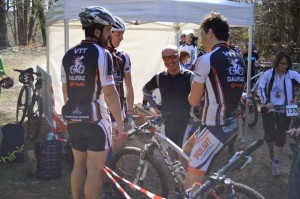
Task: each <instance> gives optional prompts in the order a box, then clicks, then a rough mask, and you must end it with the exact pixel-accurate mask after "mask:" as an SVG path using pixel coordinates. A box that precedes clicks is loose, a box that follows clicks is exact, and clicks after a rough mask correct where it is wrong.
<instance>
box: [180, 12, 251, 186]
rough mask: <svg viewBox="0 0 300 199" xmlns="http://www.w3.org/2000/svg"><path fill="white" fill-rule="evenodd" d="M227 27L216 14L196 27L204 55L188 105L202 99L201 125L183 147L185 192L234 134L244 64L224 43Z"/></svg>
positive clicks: (196, 103) (200, 177)
mask: <svg viewBox="0 0 300 199" xmlns="http://www.w3.org/2000/svg"><path fill="white" fill-rule="evenodd" d="M228 31H229V26H228V23H227V22H226V20H225V19H224V18H223V17H222V16H221V15H220V14H219V13H211V14H210V15H209V16H207V17H206V18H205V19H204V20H203V21H202V24H201V26H200V32H201V39H202V44H203V47H204V50H205V52H206V54H204V55H202V56H200V57H199V58H198V59H197V61H196V68H195V72H194V74H195V77H194V81H193V82H192V88H191V92H190V94H189V97H188V98H189V102H190V104H191V105H192V106H197V105H198V104H199V103H200V101H201V100H202V98H204V104H203V111H202V113H201V123H202V124H201V125H200V129H198V130H197V131H196V132H195V133H194V134H193V135H192V137H191V138H190V139H189V140H188V141H187V143H186V144H185V145H184V147H183V149H184V151H185V152H186V153H187V154H190V158H189V166H188V170H187V177H186V180H185V185H184V186H185V189H187V188H189V187H191V186H192V184H193V183H194V182H202V181H203V180H204V178H205V176H206V175H207V173H208V172H209V169H210V167H211V163H212V160H213V159H214V158H215V156H216V155H217V153H218V152H219V151H220V150H221V149H222V148H223V146H224V145H225V144H226V143H227V142H228V141H229V140H231V139H232V138H233V137H234V136H235V135H236V133H235V132H236V130H237V121H236V119H235V117H234V112H235V111H236V109H237V106H238V102H239V100H240V97H241V94H242V92H243V88H244V82H245V75H246V70H245V64H244V61H243V60H242V58H241V56H239V55H238V54H237V53H236V52H234V51H233V50H231V49H230V48H229V47H228V45H227V44H226V41H227V38H228V36H229V35H228Z"/></svg>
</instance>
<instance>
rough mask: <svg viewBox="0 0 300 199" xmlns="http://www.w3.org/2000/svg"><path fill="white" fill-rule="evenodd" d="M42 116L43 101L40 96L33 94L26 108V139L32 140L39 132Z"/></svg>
mask: <svg viewBox="0 0 300 199" xmlns="http://www.w3.org/2000/svg"><path fill="white" fill-rule="evenodd" d="M42 117H43V102H42V99H41V97H40V96H34V97H33V99H32V102H31V104H30V107H29V109H28V122H27V139H28V140H30V141H34V140H35V138H36V137H37V135H38V134H39V131H40V128H41V125H42Z"/></svg>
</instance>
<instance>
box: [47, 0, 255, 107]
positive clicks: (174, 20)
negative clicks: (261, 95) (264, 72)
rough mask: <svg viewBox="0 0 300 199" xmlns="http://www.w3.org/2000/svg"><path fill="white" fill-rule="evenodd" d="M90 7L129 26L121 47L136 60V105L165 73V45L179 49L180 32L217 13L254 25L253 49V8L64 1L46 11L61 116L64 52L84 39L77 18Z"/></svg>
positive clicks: (198, 0) (201, 0) (204, 2)
mask: <svg viewBox="0 0 300 199" xmlns="http://www.w3.org/2000/svg"><path fill="white" fill-rule="evenodd" d="M86 6H103V7H105V8H107V9H108V10H109V11H111V12H112V14H114V15H117V16H119V17H121V18H122V19H124V20H125V21H126V22H127V23H128V24H127V31H126V33H125V35H124V37H125V39H124V41H123V42H122V45H121V48H122V49H124V50H125V51H126V52H127V53H128V54H129V55H130V57H131V63H132V79H133V85H134V91H135V102H141V101H142V87H143V85H144V84H145V83H146V82H147V81H148V80H150V78H151V77H152V76H153V75H154V74H156V73H158V72H159V71H161V70H164V69H165V67H164V65H163V63H162V61H161V50H162V49H163V47H165V46H166V45H169V44H173V45H177V44H178V38H179V36H178V33H179V32H180V31H181V30H187V29H198V28H199V24H200V22H201V20H202V19H203V18H204V17H205V16H206V15H207V14H209V13H210V12H212V11H215V12H219V13H221V14H222V15H223V16H225V17H226V18H227V20H228V22H229V24H230V25H231V26H247V27H249V35H250V37H249V44H250V45H249V47H250V48H251V46H252V45H251V44H252V26H253V24H254V17H253V15H254V14H253V5H252V4H245V3H236V2H231V1H225V0H214V1H212V0H211V1H209V0H84V1H82V0H59V1H58V2H57V3H56V4H54V5H53V6H52V7H51V8H50V9H49V11H48V13H47V39H48V41H47V71H48V72H49V73H50V75H51V76H52V82H53V83H52V85H53V89H54V97H55V105H56V106H55V107H56V108H55V109H56V111H57V112H58V113H60V110H61V106H62V105H63V97H62V91H61V82H60V70H61V69H60V68H61V60H62V57H63V55H64V53H65V51H67V50H68V49H69V48H70V47H72V46H74V45H76V44H77V43H79V42H80V41H81V39H83V38H84V34H83V31H82V29H81V25H80V22H79V17H78V14H79V13H80V12H81V11H82V10H81V8H82V7H86ZM249 53H251V49H249ZM249 64H250V63H249ZM248 68H250V67H248ZM248 77H250V70H249V71H248ZM248 79H250V78H248ZM248 85H249V83H248ZM247 87H248V88H249V86H247Z"/></svg>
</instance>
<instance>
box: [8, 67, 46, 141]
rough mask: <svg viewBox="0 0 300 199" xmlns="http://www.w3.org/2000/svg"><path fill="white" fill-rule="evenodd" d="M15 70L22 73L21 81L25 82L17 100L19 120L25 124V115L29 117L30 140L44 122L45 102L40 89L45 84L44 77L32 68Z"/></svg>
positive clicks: (32, 139)
mask: <svg viewBox="0 0 300 199" xmlns="http://www.w3.org/2000/svg"><path fill="white" fill-rule="evenodd" d="M13 70H14V71H16V72H19V73H20V75H19V82H20V83H22V84H23V86H22V88H21V90H20V92H19V97H18V101H17V111H16V118H17V122H18V123H20V124H23V122H24V120H25V117H27V118H28V121H27V136H26V138H27V139H28V140H29V141H34V139H35V138H36V137H37V135H38V133H39V131H40V127H41V124H42V117H43V102H42V98H41V94H40V91H41V88H42V86H43V79H42V78H41V74H40V73H35V72H34V71H33V69H32V68H28V69H26V70H19V69H13ZM34 76H35V77H34Z"/></svg>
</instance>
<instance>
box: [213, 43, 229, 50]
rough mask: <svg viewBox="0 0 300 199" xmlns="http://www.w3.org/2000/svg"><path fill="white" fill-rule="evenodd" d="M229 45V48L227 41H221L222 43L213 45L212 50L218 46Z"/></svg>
mask: <svg viewBox="0 0 300 199" xmlns="http://www.w3.org/2000/svg"><path fill="white" fill-rule="evenodd" d="M222 46H223V47H227V48H228V45H227V43H225V42H221V43H218V44H216V45H214V46H213V47H212V49H211V50H212V51H213V50H214V49H215V48H217V47H222Z"/></svg>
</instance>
